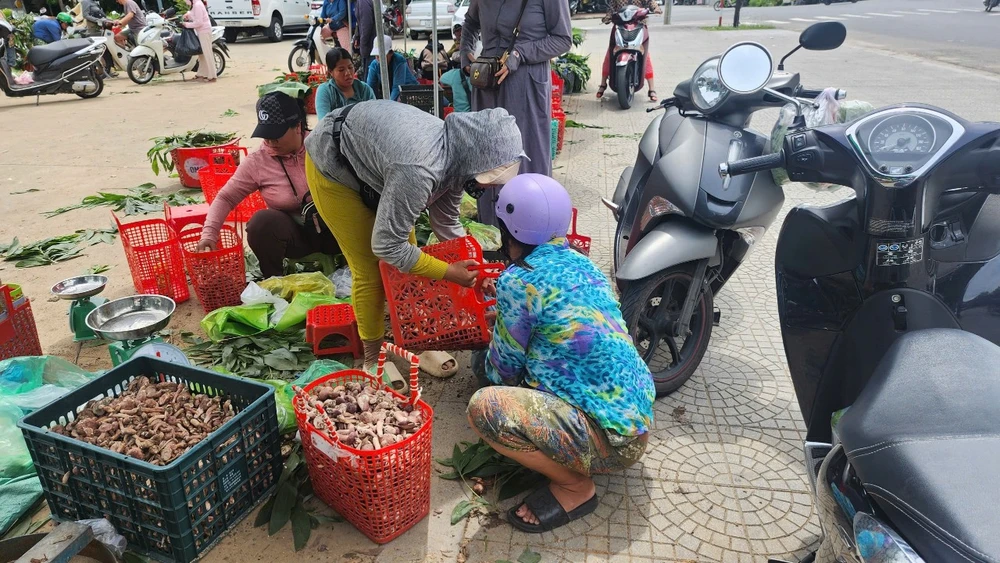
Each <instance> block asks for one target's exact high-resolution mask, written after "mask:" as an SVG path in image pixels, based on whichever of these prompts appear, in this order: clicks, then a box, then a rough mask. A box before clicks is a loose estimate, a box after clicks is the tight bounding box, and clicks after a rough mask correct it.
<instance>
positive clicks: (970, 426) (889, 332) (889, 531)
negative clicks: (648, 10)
mask: <svg viewBox="0 0 1000 563" xmlns="http://www.w3.org/2000/svg"><path fill="white" fill-rule="evenodd" d="M807 33H808V30H807ZM827 33H829V34H831V37H832V31H830V32H827ZM840 37H841V40H842V37H843V36H842V35H841V36H840ZM718 69H719V71H718V76H719V82H720V85H721V86H722V91H723V92H724V93H729V94H731V95H736V96H752V95H755V93H756V92H761V91H763V92H765V94H771V95H774V92H768V91H767V89H766V88H765V86H766V85H767V84H769V83H770V82H771V80H772V59H771V55H770V53H768V52H767V50H766V49H765V48H764V47H763V46H761V45H759V44H756V43H741V44H737V45H735V46H734V47H732V48H730V49H729V51H727V52H726V54H724V55H723V56H722V58H721V59H720V61H719V64H718ZM796 105H797V106H798V116H799V117H798V118H797V119H796V122H795V123H793V125H792V127H791V128H790V129H789V130H788V133H787V134H786V135H785V138H784V141H783V146H782V150H781V151H779V152H777V153H774V154H770V155H766V156H755V157H749V158H747V157H745V156H742V155H735V154H732V153H731V154H730V155H729V156H728V158H726V159H725V160H726V162H722V163H721V164H719V165H718V166H719V168H718V169H719V174H720V176H721V177H722V178H725V179H727V181H735V180H736V179H738V178H746V179H754V178H756V179H757V180H759V178H760V175H761V174H762V173H763V174H766V173H767V172H768V171H770V170H771V169H774V168H779V167H781V168H784V169H785V170H786V171H787V173H788V176H789V178H790V179H791V180H793V181H799V182H824V183H831V184H837V185H843V186H848V187H850V188H851V189H853V191H854V197H852V198H850V199H846V200H843V201H840V202H837V203H834V204H831V205H827V206H823V207H818V206H812V205H810V206H799V207H796V208H794V209H792V210H791V211H790V212H789V213H788V216H787V217H786V218H785V221H784V223H783V225H782V228H781V233H780V235H779V237H778V243H777V249H776V252H775V269H776V275H777V288H778V313H779V318H780V323H781V334H782V340H783V342H784V347H785V355H786V357H787V359H788V367H789V372H790V374H791V378H792V383H793V384H794V386H795V392H796V396H797V398H798V401H799V406H800V407H801V409H802V414H803V418H804V419H805V421H806V424H807V434H806V440H807V442H806V444H805V454H806V466H807V470H808V474H809V477H810V479H812V484H813V487H814V491H815V493H816V496H817V504H818V505H819V507H820V515H821V520H822V523H823V526H824V529H825V531H826V538H825V541H824V544H823V546H822V547H821V549H820V551H819V553H818V554H817V561H820V562H826V561H831V562H832V561H835V560H836V561H861V562H865V561H867V562H873V561H905V562H922V561H935V562H936V561H998V560H1000V536H998V534H997V533H996V532H997V530H1000V513H998V512H997V510H996V507H997V505H998V503H1000V486H998V485H1000V483H998V482H997V481H998V479H997V472H996V466H997V463H998V462H1000V433H998V431H997V428H998V424H997V422H996V414H995V413H996V405H997V404H998V401H1000V347H998V346H997V344H998V343H1000V236H998V233H1000V123H973V122H969V121H966V120H964V119H962V118H961V117H959V116H957V115H955V114H953V113H951V112H949V111H947V110H944V109H941V108H936V107H932V106H928V105H922V104H902V105H897V106H891V107H886V108H882V109H879V110H876V111H874V112H871V113H869V114H867V115H865V116H863V117H861V118H859V119H856V120H854V121H852V122H850V123H846V124H834V125H823V126H819V127H815V128H812V129H807V128H806V126H805V121H804V119H801V116H802V102H796ZM706 164H707V162H706ZM755 181H756V180H755ZM748 204H749V202H748ZM991 341H992V342H991ZM844 409H846V412H843V410H844Z"/></svg>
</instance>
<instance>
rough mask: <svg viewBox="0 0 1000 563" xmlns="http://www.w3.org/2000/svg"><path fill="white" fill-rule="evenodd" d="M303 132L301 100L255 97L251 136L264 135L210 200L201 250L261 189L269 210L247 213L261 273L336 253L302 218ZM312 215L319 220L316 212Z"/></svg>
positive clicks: (212, 244)
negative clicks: (288, 262) (287, 262)
mask: <svg viewBox="0 0 1000 563" xmlns="http://www.w3.org/2000/svg"><path fill="white" fill-rule="evenodd" d="M196 1H197V2H200V1H201V0H196ZM306 134H307V131H306V111H305V105H304V104H303V102H302V101H301V100H296V99H295V98H292V97H291V96H289V95H288V94H285V93H282V92H272V93H270V94H265V95H264V96H262V97H261V98H260V99H259V100H257V128H256V129H254V131H253V136H254V137H260V138H263V139H264V143H263V144H262V145H261V146H260V148H259V149H257V150H256V151H254V152H252V153H250V154H249V155H248V156H247V157H246V158H244V159H243V161H242V162H241V163H240V166H239V168H237V169H236V173H235V174H233V177H232V178H230V179H229V181H228V182H226V185H225V186H223V188H222V189H221V190H220V191H219V195H218V196H217V197H216V198H215V201H213V202H212V206H211V207H210V208H209V211H208V217H207V218H206V219H205V226H204V227H202V230H201V241H200V242H199V243H198V248H199V249H200V250H214V249H215V248H216V246H217V244H218V241H219V227H220V226H221V225H222V223H224V222H225V221H226V217H227V216H228V215H229V213H230V212H231V211H232V210H233V209H234V208H235V207H236V206H237V205H239V203H240V202H241V201H243V200H244V199H245V198H246V197H247V196H248V195H250V194H251V193H253V192H254V191H259V192H260V195H261V196H262V197H263V198H264V203H266V204H267V209H264V210H262V211H258V212H257V213H254V215H253V217H251V218H250V221H249V222H248V223H247V242H248V243H249V244H250V249H251V250H253V253H254V254H255V255H256V256H257V259H258V260H259V261H260V271H261V273H262V274H263V275H264V277H265V278H269V277H272V276H280V275H282V274H283V273H284V272H283V270H284V260H285V258H302V257H303V256H308V255H310V254H314V253H316V252H321V253H323V254H326V255H329V256H335V255H337V254H340V248H339V247H338V246H337V241H336V239H334V238H333V235H332V234H330V230H329V229H328V228H326V226H325V225H323V224H322V223H320V224H315V223H313V222H312V221H308V222H307V221H304V220H303V218H302V207H303V205H304V204H306V203H311V201H312V199H311V196H310V194H309V184H308V183H307V182H306V168H305V166H306V149H305V145H304V144H303V140H304V139H305V137H306ZM315 218H316V221H322V219H320V218H319V215H316V216H315Z"/></svg>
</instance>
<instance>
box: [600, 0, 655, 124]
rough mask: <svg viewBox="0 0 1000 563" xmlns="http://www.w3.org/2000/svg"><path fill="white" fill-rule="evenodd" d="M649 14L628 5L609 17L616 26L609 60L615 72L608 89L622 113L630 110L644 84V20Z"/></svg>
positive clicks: (645, 31)
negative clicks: (623, 110)
mask: <svg viewBox="0 0 1000 563" xmlns="http://www.w3.org/2000/svg"><path fill="white" fill-rule="evenodd" d="M648 16H649V11H648V10H646V9H645V8H639V7H638V6H633V5H631V4H629V5H628V6H625V7H624V8H622V11H620V12H618V13H617V14H614V15H613V16H611V25H613V26H615V32H614V34H615V44H614V47H613V48H612V52H611V56H612V59H611V60H612V63H613V64H614V69H613V70H612V72H611V75H610V76H609V77H608V86H609V87H610V88H611V90H612V91H614V92H615V93H616V94H618V105H619V106H621V108H622V109H629V108H630V107H632V99H633V98H634V97H635V93H636V92H637V91H639V90H642V88H643V86H644V85H645V83H646V49H645V47H644V46H643V42H644V41H646V34H647V33H648V32H647V30H646V18H647V17H648Z"/></svg>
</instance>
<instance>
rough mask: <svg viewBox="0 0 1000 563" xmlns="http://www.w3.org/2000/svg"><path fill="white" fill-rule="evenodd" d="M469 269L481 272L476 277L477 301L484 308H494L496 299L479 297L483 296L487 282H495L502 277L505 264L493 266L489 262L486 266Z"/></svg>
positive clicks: (480, 265) (477, 265)
mask: <svg viewBox="0 0 1000 563" xmlns="http://www.w3.org/2000/svg"><path fill="white" fill-rule="evenodd" d="M469 269H470V270H478V271H479V276H477V277H476V285H475V286H473V290H474V291H475V292H476V301H477V302H478V303H479V304H480V305H482V306H483V307H492V306H494V305H496V304H497V300H496V299H492V298H490V299H480V298H479V296H480V295H483V284H485V283H486V280H495V279H497V278H499V277H500V274H502V273H503V270H504V266H503V264H493V263H490V262H487V263H485V264H475V265H472V266H469ZM484 297H485V296H484Z"/></svg>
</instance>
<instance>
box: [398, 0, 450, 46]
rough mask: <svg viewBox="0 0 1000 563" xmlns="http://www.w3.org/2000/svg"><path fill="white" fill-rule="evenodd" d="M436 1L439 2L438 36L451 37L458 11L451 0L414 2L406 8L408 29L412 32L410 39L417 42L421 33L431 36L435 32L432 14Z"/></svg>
mask: <svg viewBox="0 0 1000 563" xmlns="http://www.w3.org/2000/svg"><path fill="white" fill-rule="evenodd" d="M434 1H436V2H437V30H438V35H439V36H440V35H442V34H448V35H451V21H452V17H453V16H454V15H455V11H456V7H455V4H454V3H453V2H452V1H451V0H413V1H412V2H410V5H409V6H407V7H406V27H407V28H409V30H410V39H412V40H414V41H416V40H417V39H419V38H420V34H421V33H426V34H428V35H429V34H430V33H431V32H432V31H433V30H434V19H433V18H434V16H433V14H432V12H431V10H432V8H433V4H432V2H434Z"/></svg>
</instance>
